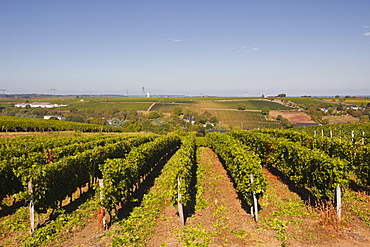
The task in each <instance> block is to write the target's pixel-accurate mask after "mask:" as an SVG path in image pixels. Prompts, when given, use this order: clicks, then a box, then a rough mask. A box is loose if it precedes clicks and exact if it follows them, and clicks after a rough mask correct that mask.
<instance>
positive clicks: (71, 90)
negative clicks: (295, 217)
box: [0, 0, 370, 96]
mask: <svg viewBox="0 0 370 247" xmlns="http://www.w3.org/2000/svg"><path fill="white" fill-rule="evenodd" d="M142 87H144V88H145V91H150V92H151V93H152V94H183V95H193V96H197V95H218V96H244V95H246V94H245V92H248V96H260V95H261V94H265V95H268V94H269V95H276V94H279V93H286V94H287V95H288V96H300V95H337V94H339V95H370V1H369V0H347V1H344V0H311V1H303V0H302V1H300V0H292V1H288V0H280V1H276V0H260V1H256V0H253V1H252V0H244V1H242V0H237V1H236V0H235V1H234V0H229V1H226V0H224V1H220V0H198V1H193V0H187V1H180V0H171V1H170V0H168V1H160V0H150V1H149V0H121V1H119V0H105V1H103V0H101V1H97V0H73V1H72V0H63V1H56V0H45V1H39V0H32V1H29V0H27V1H25V0H0V89H6V91H5V92H6V93H9V94H10V93H49V92H50V89H56V90H55V93H56V94H105V93H117V94H123V95H126V94H127V93H128V94H129V95H133V94H141V92H142Z"/></svg>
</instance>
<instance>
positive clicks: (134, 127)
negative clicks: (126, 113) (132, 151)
mask: <svg viewBox="0 0 370 247" xmlns="http://www.w3.org/2000/svg"><path fill="white" fill-rule="evenodd" d="M122 128H123V129H124V130H125V131H127V132H139V131H140V130H141V129H142V126H141V124H140V123H139V122H137V121H127V122H124V123H123V124H122Z"/></svg>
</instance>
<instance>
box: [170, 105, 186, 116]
mask: <svg viewBox="0 0 370 247" xmlns="http://www.w3.org/2000/svg"><path fill="white" fill-rule="evenodd" d="M172 112H173V113H174V114H175V115H177V116H180V115H182V114H184V111H183V110H182V108H181V107H179V106H176V107H175V108H173V111H172Z"/></svg>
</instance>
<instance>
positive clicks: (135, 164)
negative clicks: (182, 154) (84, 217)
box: [99, 135, 180, 212]
mask: <svg viewBox="0 0 370 247" xmlns="http://www.w3.org/2000/svg"><path fill="white" fill-rule="evenodd" d="M179 145H180V137H178V136H176V135H166V136H161V137H158V138H156V139H155V140H153V141H151V142H148V143H145V144H143V145H141V146H138V147H136V148H134V149H133V150H132V151H131V152H130V153H129V154H128V155H127V157H126V158H125V159H108V160H106V162H104V163H103V164H101V165H99V168H100V170H101V172H102V176H103V179H104V187H103V190H102V191H103V195H104V198H103V200H102V201H101V205H102V206H104V207H105V208H106V209H107V210H108V212H111V211H112V210H113V209H115V207H116V206H117V205H118V204H119V203H120V202H121V201H122V199H124V198H125V199H129V198H130V195H131V193H130V190H131V188H132V187H133V186H134V184H136V183H137V182H138V181H139V179H140V178H141V177H143V176H144V175H146V174H148V173H149V171H150V170H151V168H152V167H154V165H156V164H157V163H158V162H159V161H160V160H161V159H162V158H163V157H165V156H167V155H168V154H169V153H171V152H172V150H175V149H176V148H178V146H179Z"/></svg>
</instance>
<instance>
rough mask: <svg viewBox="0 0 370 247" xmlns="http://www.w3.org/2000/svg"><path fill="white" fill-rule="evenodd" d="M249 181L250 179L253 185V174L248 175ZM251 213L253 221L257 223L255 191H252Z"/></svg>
mask: <svg viewBox="0 0 370 247" xmlns="http://www.w3.org/2000/svg"><path fill="white" fill-rule="evenodd" d="M250 179H251V184H253V183H254V178H253V174H250ZM253 211H254V212H253ZM251 213H252V216H254V220H255V221H256V222H258V201H257V196H256V192H255V191H253V207H252V208H251Z"/></svg>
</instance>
